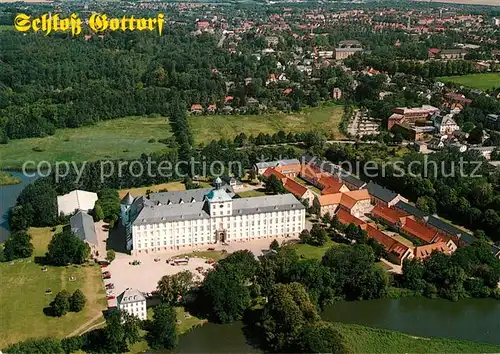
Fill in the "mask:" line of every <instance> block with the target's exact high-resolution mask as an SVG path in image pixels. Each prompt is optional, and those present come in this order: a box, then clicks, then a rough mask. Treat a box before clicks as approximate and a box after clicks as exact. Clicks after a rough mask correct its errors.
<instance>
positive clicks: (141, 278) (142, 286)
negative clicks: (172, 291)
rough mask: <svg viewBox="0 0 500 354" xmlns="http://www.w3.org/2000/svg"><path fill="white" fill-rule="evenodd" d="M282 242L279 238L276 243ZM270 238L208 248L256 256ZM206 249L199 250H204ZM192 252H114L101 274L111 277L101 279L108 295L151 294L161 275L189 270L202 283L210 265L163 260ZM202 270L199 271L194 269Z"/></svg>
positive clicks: (111, 302)
mask: <svg viewBox="0 0 500 354" xmlns="http://www.w3.org/2000/svg"><path fill="white" fill-rule="evenodd" d="M283 240H284V239H279V241H280V243H281V242H282V241H283ZM272 241H273V239H272V238H266V239H260V240H253V241H249V242H248V241H247V242H234V243H230V244H228V245H225V246H224V245H221V244H217V245H210V248H211V249H215V250H216V251H219V250H226V251H227V252H228V253H233V252H235V251H238V250H244V249H248V250H249V251H251V252H252V253H253V254H255V255H256V256H260V255H262V250H266V249H268V248H269V245H270V243H271V242H272ZM206 250H207V249H206V248H203V249H201V248H200V249H199V251H206ZM193 251H194V250H189V249H187V250H186V249H184V250H179V251H175V252H165V253H150V254H141V255H136V256H132V255H128V254H124V253H117V254H116V259H115V260H114V261H113V262H112V263H111V264H110V265H109V266H107V267H106V268H103V269H102V270H103V272H104V271H107V272H109V273H110V275H111V277H110V278H109V279H105V280H104V283H105V284H113V287H114V288H113V289H112V290H110V291H109V295H112V296H118V295H119V294H121V293H122V292H123V291H124V290H125V289H127V288H135V289H137V290H139V291H141V292H143V293H151V292H152V291H154V290H155V289H156V285H157V284H158V281H159V280H160V279H161V277H163V276H164V275H172V274H176V273H179V272H181V271H184V270H189V271H191V272H192V273H193V274H195V276H196V277H197V280H200V281H201V280H203V275H202V273H203V271H205V270H207V269H211V268H212V265H210V264H208V263H206V262H207V259H204V258H195V257H191V258H190V259H189V262H188V263H187V264H184V265H170V264H169V263H168V262H167V260H168V259H170V258H172V257H175V256H179V255H182V254H186V253H190V252H193ZM134 261H138V262H140V264H139V265H132V264H131V263H133V262H134ZM199 267H201V268H203V270H202V271H201V272H199V271H198V270H197V268H199ZM108 306H109V307H113V306H116V299H111V300H109V301H108Z"/></svg>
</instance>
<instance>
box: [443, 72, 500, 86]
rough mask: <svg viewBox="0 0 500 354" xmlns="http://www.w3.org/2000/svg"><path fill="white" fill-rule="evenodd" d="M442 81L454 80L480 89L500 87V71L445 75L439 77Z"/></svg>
mask: <svg viewBox="0 0 500 354" xmlns="http://www.w3.org/2000/svg"><path fill="white" fill-rule="evenodd" d="M439 80H440V81H442V82H454V83H456V84H459V85H463V86H468V87H471V88H475V89H479V90H487V89H493V88H496V87H500V73H484V74H469V75H463V76H444V77H440V78H439Z"/></svg>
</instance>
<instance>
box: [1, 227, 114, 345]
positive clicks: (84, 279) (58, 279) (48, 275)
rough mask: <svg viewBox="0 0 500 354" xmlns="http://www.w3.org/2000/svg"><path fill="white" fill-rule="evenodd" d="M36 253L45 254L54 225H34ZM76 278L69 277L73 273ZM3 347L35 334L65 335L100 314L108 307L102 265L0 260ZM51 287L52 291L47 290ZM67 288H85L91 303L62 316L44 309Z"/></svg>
mask: <svg viewBox="0 0 500 354" xmlns="http://www.w3.org/2000/svg"><path fill="white" fill-rule="evenodd" d="M30 233H31V234H32V236H33V245H34V246H35V256H43V255H44V254H45V252H46V250H47V244H48V242H49V241H50V239H51V237H52V234H53V232H51V231H50V228H39V229H30ZM70 276H74V277H76V281H71V282H70V281H69V277H70ZM0 284H1V286H0V309H1V310H0V314H1V320H0V333H2V335H0V348H4V347H6V346H7V345H8V344H11V343H15V342H19V341H22V340H25V339H27V338H33V337H46V336H52V337H58V338H62V337H64V336H66V335H68V334H70V333H71V332H73V331H75V330H76V329H78V328H80V327H81V326H83V325H85V324H86V323H87V322H88V321H91V320H92V319H94V318H97V317H98V316H100V318H101V319H102V311H103V310H104V309H105V308H106V306H107V303H106V299H105V293H104V289H103V287H102V281H101V271H100V268H99V267H98V266H95V265H94V266H68V267H48V271H47V272H42V267H41V266H40V265H38V264H36V263H35V262H34V261H33V258H32V259H29V260H22V261H15V262H14V264H13V265H10V264H9V263H0ZM47 289H51V290H52V294H51V295H45V290H47ZM62 289H67V290H68V291H70V292H73V291H75V290H76V289H81V290H82V291H83V293H84V294H85V296H86V297H87V305H86V307H85V309H84V310H83V311H82V312H80V313H71V312H70V313H68V314H66V315H65V316H63V317H61V318H56V317H48V316H46V315H45V314H44V312H43V309H44V308H45V307H47V306H48V305H49V303H50V302H51V301H52V300H53V299H54V297H55V296H56V294H57V293H58V292H59V291H60V290H62Z"/></svg>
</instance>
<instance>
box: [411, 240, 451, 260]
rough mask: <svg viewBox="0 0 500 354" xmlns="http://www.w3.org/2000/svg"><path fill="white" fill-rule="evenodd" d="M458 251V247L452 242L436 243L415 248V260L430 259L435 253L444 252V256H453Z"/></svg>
mask: <svg viewBox="0 0 500 354" xmlns="http://www.w3.org/2000/svg"><path fill="white" fill-rule="evenodd" d="M456 250H457V245H455V243H454V242H453V241H452V240H448V241H447V242H436V243H433V244H431V245H425V246H419V247H415V252H414V253H415V258H416V259H425V258H427V257H429V256H430V255H431V254H432V252H433V251H438V252H443V253H444V254H447V255H451V254H452V253H453V252H455V251H456Z"/></svg>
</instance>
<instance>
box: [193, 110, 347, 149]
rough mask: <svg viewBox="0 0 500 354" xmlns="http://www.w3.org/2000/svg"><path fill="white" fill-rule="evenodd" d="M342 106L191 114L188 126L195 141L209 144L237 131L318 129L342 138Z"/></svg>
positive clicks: (329, 135)
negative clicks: (250, 112)
mask: <svg viewBox="0 0 500 354" xmlns="http://www.w3.org/2000/svg"><path fill="white" fill-rule="evenodd" d="M343 112H344V108H343V107H342V106H333V107H318V108H306V109H304V110H303V111H302V112H299V113H290V114H286V113H269V114H263V115H234V116H233V115H213V116H194V115H193V116H190V117H189V119H188V120H189V125H190V127H191V131H192V133H193V136H194V138H195V141H196V143H208V142H210V141H211V140H219V139H221V138H224V139H230V140H233V138H234V137H235V136H236V135H238V134H239V133H242V132H243V133H245V134H247V135H250V134H253V135H254V136H255V135H258V134H259V133H269V134H274V133H276V132H278V131H279V130H283V131H285V132H286V133H288V132H294V133H295V132H303V131H310V130H314V131H320V132H322V133H324V134H325V135H327V136H328V137H329V138H330V137H335V138H336V139H340V138H344V136H343V135H342V133H340V131H339V123H340V120H341V118H342V114H343Z"/></svg>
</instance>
